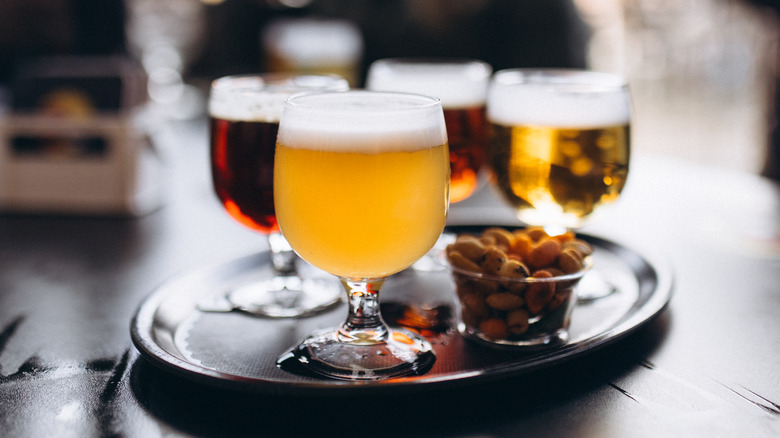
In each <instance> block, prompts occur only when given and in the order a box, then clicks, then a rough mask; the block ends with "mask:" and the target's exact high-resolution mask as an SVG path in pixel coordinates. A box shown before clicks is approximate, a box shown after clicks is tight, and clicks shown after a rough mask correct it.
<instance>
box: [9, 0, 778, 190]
mask: <svg viewBox="0 0 780 438" xmlns="http://www.w3.org/2000/svg"><path fill="white" fill-rule="evenodd" d="M777 8H778V1H774V0H686V1H684V2H681V1H676V0H3V1H2V2H0V135H2V139H3V143H0V146H2V147H3V148H4V149H5V151H4V152H3V151H0V192H2V190H4V187H5V190H6V191H8V190H11V189H9V187H11V186H13V185H14V184H13V182H9V178H11V177H9V176H8V175H18V172H19V167H18V166H16V167H14V168H11V167H10V166H12V165H14V164H15V162H14V161H13V160H15V159H17V158H19V157H20V156H25V154H27V155H26V156H27V157H28V158H29V157H36V159H40V158H41V157H42V155H41V153H42V152H41V148H42V146H40V142H36V141H34V139H31V138H30V137H31V136H33V134H31V133H30V132H31V129H27V130H26V131H24V133H23V134H19V132H20V131H19V129H20V128H19V126H20V124H23V123H22V122H25V120H26V119H24V117H22V118H21V119H20V118H18V117H17V116H19V115H22V116H24V115H27V116H30V115H32V116H33V118H34V116H35V115H36V114H37V115H40V114H45V115H46V116H47V117H52V116H54V117H57V118H58V120H60V119H63V116H64V118H65V120H76V119H79V118H80V119H84V118H89V117H92V120H98V122H97V123H101V122H100V120H103V122H102V123H103V124H104V125H105V124H106V123H111V120H112V118H111V117H119V118H120V120H122V121H127V123H131V124H132V125H133V126H136V124H137V121H138V119H139V117H138V114H144V118H143V119H144V120H145V122H144V123H146V125H145V126H146V127H145V128H143V129H154V128H150V127H149V125H151V124H158V125H159V124H165V123H169V122H173V121H177V120H195V119H198V118H201V117H203V115H204V110H205V99H206V97H207V89H208V85H209V82H210V81H211V80H212V79H214V78H216V77H219V76H223V75H229V74H237V73H247V72H260V71H289V70H293V71H304V72H336V73H339V74H342V75H344V76H345V77H347V78H348V79H349V80H350V82H351V84H352V85H353V86H355V87H360V86H361V85H362V83H363V79H364V76H365V72H366V69H367V66H368V65H369V64H370V63H371V62H373V61H374V60H376V59H380V58H385V57H399V56H428V57H470V58H478V59H481V60H484V61H486V62H488V63H490V64H491V65H492V66H493V68H494V70H500V69H504V68H512V67H565V68H590V69H594V70H601V71H609V72H615V73H619V74H622V75H625V76H626V77H627V78H628V80H629V83H630V86H631V90H632V93H633V99H634V111H635V114H634V115H635V118H634V121H635V122H634V127H633V128H634V131H633V133H634V137H633V140H634V143H633V145H632V147H633V148H634V150H635V151H637V152H650V153H658V154H664V155H668V156H674V157H678V158H680V159H683V160H688V161H694V162H698V163H702V164H704V165H707V166H715V167H721V168H725V169H733V170H738V171H743V172H749V173H756V174H764V175H768V176H771V177H775V178H776V177H777V173H776V169H775V164H774V163H775V161H776V158H775V157H774V155H773V154H775V153H776V150H777V147H778V146H777V141H776V140H775V141H773V135H774V134H773V132H774V127H775V125H776V123H777V116H776V110H775V107H776V100H777V95H778V92H777V90H778V87H777V83H778V81H777V78H778V64H779V63H778V52H779V51H778V42H779V41H780V37H779V35H780V27H779V25H778V22H779V21H778V14H777ZM106 96H113V97H112V98H111V99H108V100H106ZM101 116H104V117H103V119H100V117H101ZM3 120H5V122H3ZM20 120H21V121H20ZM27 121H28V122H29V120H27ZM30 123H33V125H34V120H33V121H32V122H30ZM63 126H64V127H63V129H65V130H67V126H68V125H67V123H66V124H65V125H63ZM81 126H82V128H83V126H86V125H81ZM90 126H92V125H90ZM713 127H717V128H718V129H713ZM724 127H725V129H724ZM92 129H96V131H95V132H98V133H97V134H91V135H92V136H93V137H99V136H100V134H99V132H100V129H99V128H94V126H93V128H92ZM32 131H33V132H34V129H32ZM82 131H83V129H82ZM123 132H125V131H123ZM63 135H64V134H63ZM69 135H70V136H71V137H73V134H69ZM79 135H80V134H79ZM122 135H127V134H126V132H125V134H122ZM52 136H56V135H54V134H50V137H52ZM65 136H67V135H65ZM140 137H143V135H141V136H140ZM109 142H110V141H109ZM49 143H52V142H49ZM82 143H84V142H82ZM131 143H132V142H131ZM84 144H86V146H85V145H84ZM84 144H80V145H79V146H78V147H77V148H76V149H78V151H77V152H76V153H75V154H74V153H72V152H71V153H70V156H71V157H74V156H75V157H77V158H75V159H83V158H84V157H89V156H92V157H94V156H100V154H101V151H103V150H104V149H106V148H107V147H108V146H106V145H103V146H101V143H100V141H94V138H93V140H92V142H91V143H89V142H86V143H84ZM47 147H48V146H47ZM125 147H127V146H125ZM129 147H135V146H132V145H131V146H129ZM61 149H62V148H60V149H58V151H59V152H58V156H59V157H62V156H63V154H62V153H61ZM8 150H11V152H8ZM36 154H38V155H36ZM60 159H61V158H60ZM71 159H73V158H71ZM3 160H5V167H3ZM9 163H10V164H9ZM16 164H18V163H16ZM4 171H5V174H6V175H5V176H3V175H2V173H3V172H4ZM14 178H18V176H16V177H14ZM87 183H88V182H87ZM85 184H86V183H85ZM1 201H2V197H0V202H1Z"/></svg>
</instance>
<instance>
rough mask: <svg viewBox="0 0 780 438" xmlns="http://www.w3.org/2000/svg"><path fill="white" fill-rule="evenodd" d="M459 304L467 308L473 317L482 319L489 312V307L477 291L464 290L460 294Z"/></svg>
mask: <svg viewBox="0 0 780 438" xmlns="http://www.w3.org/2000/svg"><path fill="white" fill-rule="evenodd" d="M460 304H461V307H462V308H463V309H467V310H468V311H469V312H470V313H471V314H472V315H474V316H475V317H477V318H479V319H482V318H485V317H487V316H488V315H489V314H490V309H489V308H488V306H487V304H486V303H485V299H484V298H483V297H482V296H481V295H480V294H478V293H474V292H465V293H463V294H462V295H461V296H460Z"/></svg>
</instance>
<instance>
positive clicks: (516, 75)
mask: <svg viewBox="0 0 780 438" xmlns="http://www.w3.org/2000/svg"><path fill="white" fill-rule="evenodd" d="M492 82H493V84H494V85H502V86H513V85H533V86H540V87H555V86H580V85H583V86H591V87H599V88H603V89H611V90H614V89H622V88H626V87H627V86H628V81H627V80H626V78H625V77H624V76H622V75H619V74H615V73H608V72H602V71H597V70H587V69H565V68H510V69H503V70H498V71H496V72H495V73H494V74H493V78H492Z"/></svg>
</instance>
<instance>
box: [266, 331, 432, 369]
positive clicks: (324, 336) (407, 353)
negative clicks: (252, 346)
mask: <svg viewBox="0 0 780 438" xmlns="http://www.w3.org/2000/svg"><path fill="white" fill-rule="evenodd" d="M290 356H293V357H294V358H295V359H297V361H298V362H299V363H300V365H302V366H303V367H304V368H305V369H306V370H308V371H311V372H313V373H316V374H318V375H321V376H325V377H329V378H332V379H339V380H381V379H387V378H391V377H400V376H409V375H421V374H423V373H425V372H426V371H428V370H429V369H430V368H431V366H433V363H434V362H435V361H436V356H435V355H434V353H433V349H432V348H431V344H430V343H429V342H428V341H426V340H425V339H424V338H423V337H421V336H420V335H418V334H416V333H413V332H411V331H409V330H404V329H398V328H393V329H391V330H390V336H389V340H387V341H385V342H377V343H369V344H361V343H349V342H343V341H340V340H339V339H338V332H337V330H336V329H332V330H328V331H322V332H318V333H315V334H313V335H312V336H310V337H308V338H307V339H305V340H304V341H303V342H302V343H301V344H299V345H298V346H297V347H295V348H293V349H292V350H291V351H290V352H289V353H288V354H287V355H285V356H282V357H281V358H280V359H279V364H280V366H281V362H282V361H285V360H288V359H289V358H290Z"/></svg>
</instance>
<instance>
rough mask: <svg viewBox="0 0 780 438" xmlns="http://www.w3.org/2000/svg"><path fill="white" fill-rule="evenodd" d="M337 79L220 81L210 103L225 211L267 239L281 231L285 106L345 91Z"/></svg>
mask: <svg viewBox="0 0 780 438" xmlns="http://www.w3.org/2000/svg"><path fill="white" fill-rule="evenodd" d="M347 88H348V85H347V83H346V80H344V79H342V78H340V77H337V76H316V75H312V76H290V75H282V74H279V75H258V76H233V77H226V78H221V79H219V80H217V81H215V83H214V85H213V87H212V96H211V100H210V103H209V118H210V128H211V129H210V133H211V175H212V181H213V185H214V190H215V191H216V193H217V196H218V197H219V200H220V202H222V205H223V206H224V208H225V210H226V211H227V212H228V213H229V214H230V215H231V216H232V217H233V218H234V219H235V220H237V221H238V222H240V223H242V224H244V225H246V226H247V227H250V228H252V229H254V230H257V231H260V232H262V233H264V234H270V233H275V232H278V231H279V225H278V224H277V222H276V213H275V209H274V197H273V180H274V177H273V170H274V149H275V148H276V134H277V132H278V130H279V117H280V116H281V111H282V108H283V104H284V101H285V100H286V99H287V97H289V96H290V95H292V94H295V93H298V92H307V91H308V92H310V91H321V90H337V91H343V90H346V89H347Z"/></svg>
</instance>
